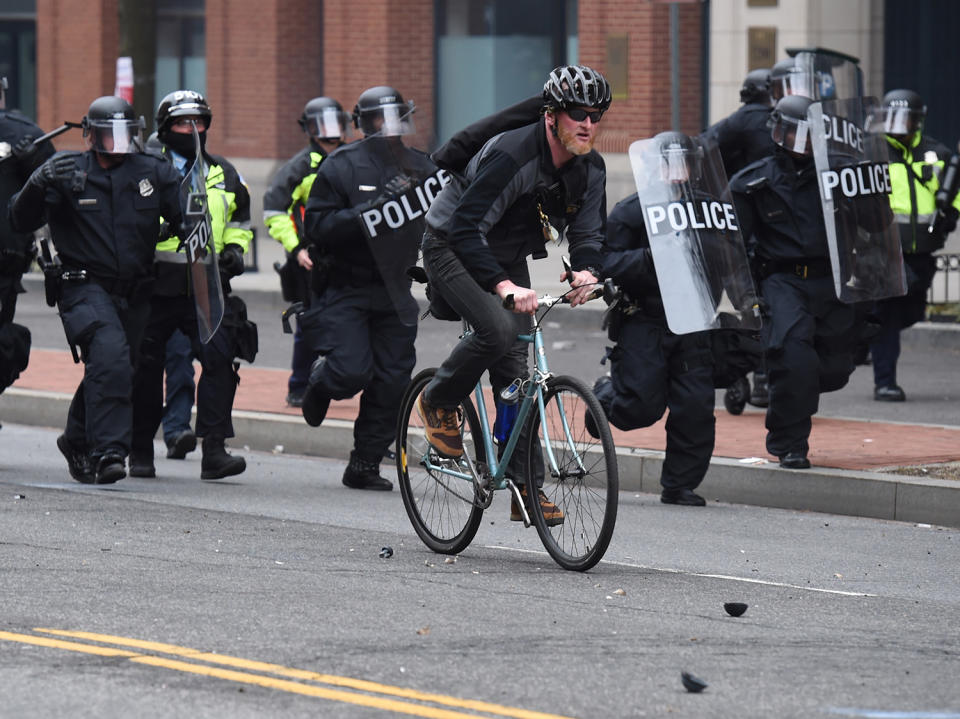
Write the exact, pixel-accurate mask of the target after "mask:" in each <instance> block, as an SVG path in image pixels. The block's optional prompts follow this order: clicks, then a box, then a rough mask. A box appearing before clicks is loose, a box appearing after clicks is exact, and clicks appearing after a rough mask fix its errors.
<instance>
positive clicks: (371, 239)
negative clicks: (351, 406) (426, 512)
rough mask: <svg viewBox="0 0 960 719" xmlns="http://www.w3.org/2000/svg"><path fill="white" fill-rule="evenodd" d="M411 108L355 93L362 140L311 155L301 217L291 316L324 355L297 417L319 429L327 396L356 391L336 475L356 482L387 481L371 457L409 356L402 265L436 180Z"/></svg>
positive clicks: (376, 90) (391, 421)
mask: <svg viewBox="0 0 960 719" xmlns="http://www.w3.org/2000/svg"><path fill="white" fill-rule="evenodd" d="M413 109H414V108H413V105H412V103H409V104H408V103H407V102H405V101H404V99H403V97H402V96H401V94H400V93H399V92H398V91H397V90H396V89H395V88H392V87H387V86H378V87H372V88H370V89H368V90H365V91H364V92H363V93H361V95H360V97H359V99H358V100H357V104H356V106H355V107H354V110H353V119H354V125H355V126H356V127H357V128H358V129H359V130H360V131H361V133H362V134H363V136H364V139H363V140H361V141H359V142H354V143H351V144H349V145H345V146H343V147H341V148H340V149H339V150H337V151H336V152H335V153H333V154H332V155H330V156H329V157H328V158H327V159H326V160H324V161H323V162H322V163H321V164H320V167H319V169H318V171H317V175H316V179H315V180H314V182H313V187H312V188H311V190H310V196H309V198H308V200H307V208H306V214H305V216H304V230H305V237H306V240H307V241H308V242H309V243H310V245H311V246H312V249H313V253H312V254H313V261H314V267H313V270H312V276H311V283H312V292H313V296H312V297H311V308H310V310H309V311H308V312H306V313H304V315H302V317H301V322H300V324H301V326H302V327H303V332H304V337H305V338H306V341H307V342H308V343H309V345H308V346H309V347H310V350H311V351H313V352H316V353H319V354H320V355H321V356H320V357H319V359H317V360H316V361H315V362H314V363H313V365H312V367H311V370H310V377H309V387H308V389H307V392H306V395H305V396H304V399H303V407H302V411H303V417H304V419H305V420H306V421H307V423H308V424H310V425H311V426H319V425H320V424H321V423H322V422H323V419H324V417H325V416H326V412H327V408H328V406H329V404H330V400H331V399H345V398H348V397H352V396H353V395H355V394H357V393H358V392H361V391H362V392H363V394H362V396H361V398H360V413H359V415H358V416H357V419H356V422H355V424H354V433H353V436H354V447H353V451H352V452H351V453H350V462H349V464H348V465H347V468H346V470H345V471H344V474H343V484H344V485H346V486H347V487H351V488H354V489H373V490H386V491H389V490H390V489H392V488H393V485H392V483H391V482H390V481H389V480H388V479H386V478H384V477H381V476H380V473H379V465H380V461H381V459H382V458H383V457H384V456H385V455H386V453H387V452H388V451H389V447H390V444H391V442H392V441H393V438H394V430H395V429H396V422H397V413H398V411H399V407H400V400H401V399H402V396H403V391H404V389H405V388H406V385H407V383H408V382H409V381H410V373H411V371H412V370H413V367H414V364H415V363H416V353H415V351H414V341H415V340H416V336H417V327H416V321H417V306H416V302H415V300H414V299H413V296H412V295H411V294H410V280H409V279H408V278H407V276H406V269H407V267H408V266H410V265H412V264H414V263H415V261H416V255H417V244H418V241H419V238H420V236H421V235H422V234H423V211H424V209H425V208H424V207H423V204H427V203H428V202H429V199H430V196H431V192H435V191H436V190H431V192H428V191H427V190H430V188H433V187H434V186H438V184H439V182H440V180H439V179H438V177H437V173H438V171H437V168H436V166H435V165H434V164H433V163H432V162H431V161H430V159H429V158H428V157H427V155H426V154H424V153H422V152H420V151H418V150H414V149H412V148H409V147H407V146H405V145H404V143H403V139H402V138H403V136H404V135H408V134H410V133H412V132H413V118H412V113H413ZM421 183H423V184H424V185H425V186H426V185H429V186H428V187H426V189H425V188H424V187H421Z"/></svg>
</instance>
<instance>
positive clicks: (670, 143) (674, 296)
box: [629, 132, 760, 334]
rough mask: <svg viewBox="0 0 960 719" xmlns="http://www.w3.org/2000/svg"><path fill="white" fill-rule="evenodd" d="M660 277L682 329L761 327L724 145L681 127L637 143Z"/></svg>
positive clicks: (640, 185) (633, 156) (634, 159)
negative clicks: (721, 147)
mask: <svg viewBox="0 0 960 719" xmlns="http://www.w3.org/2000/svg"><path fill="white" fill-rule="evenodd" d="M629 154H630V165H631V167H632V168H633V175H634V181H635V182H636V185H637V193H638V198H639V200H640V205H641V207H642V209H643V220H644V224H645V226H646V229H647V237H648V239H649V241H650V253H651V256H652V258H653V265H654V269H655V271H656V274H657V282H658V283H659V285H660V294H661V299H662V300H663V308H664V312H665V314H666V317H667V325H668V326H669V327H670V330H671V331H672V332H674V333H675V334H687V333H690V332H698V331H701V330H708V329H719V328H742V329H756V328H758V327H759V326H760V314H759V307H758V301H757V293H756V289H755V287H754V284H753V279H752V277H751V275H750V266H749V264H748V262H747V253H746V249H745V247H744V243H743V237H742V236H741V234H740V224H739V222H738V220H737V216H736V213H735V211H734V205H733V199H732V197H731V195H730V191H729V189H728V188H727V178H726V174H725V173H724V170H723V161H722V160H721V158H720V152H719V150H718V148H717V146H716V144H715V143H713V142H712V141H706V142H700V141H697V140H694V139H693V138H690V137H687V136H686V135H683V134H681V133H679V132H664V133H661V134H660V135H657V136H656V137H654V138H651V139H649V140H638V141H637V142H634V143H633V144H632V145H630V153H629Z"/></svg>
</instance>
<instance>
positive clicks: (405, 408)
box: [397, 368, 486, 554]
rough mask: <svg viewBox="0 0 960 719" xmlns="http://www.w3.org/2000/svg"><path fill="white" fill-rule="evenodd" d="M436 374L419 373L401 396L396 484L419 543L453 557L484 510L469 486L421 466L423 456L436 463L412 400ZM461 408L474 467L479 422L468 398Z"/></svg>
mask: <svg viewBox="0 0 960 719" xmlns="http://www.w3.org/2000/svg"><path fill="white" fill-rule="evenodd" d="M435 373H436V369H435V368H431V369H425V370H423V371H422V372H420V373H419V374H418V375H417V376H416V377H414V378H413V379H412V380H411V381H410V384H409V385H408V386H407V390H406V392H405V393H404V396H403V400H402V402H401V405H400V418H399V422H398V425H397V480H398V482H399V484H400V496H401V497H402V498H403V506H404V508H405V509H406V510H407V516H408V517H409V518H410V523H411V524H412V525H413V528H414V530H415V531H416V533H417V535H418V536H419V537H420V539H421V540H423V543H424V544H426V545H427V547H429V548H430V549H432V550H433V551H434V552H437V553H438V554H456V553H458V552H461V551H463V550H464V549H465V548H466V547H467V546H468V545H469V544H470V542H472V541H473V538H474V537H475V536H476V534H477V529H479V527H480V520H481V519H482V518H483V509H482V508H481V507H480V506H479V499H478V497H477V493H476V488H475V487H474V486H473V483H472V482H470V481H468V480H465V479H458V478H456V477H451V476H449V475H445V474H442V473H440V472H436V471H431V470H428V469H426V468H425V467H424V466H423V464H422V462H421V461H420V458H423V457H426V456H427V455H428V453H429V454H430V456H431V458H432V460H433V461H440V460H439V456H438V455H437V454H436V451H435V450H433V449H432V448H431V447H430V444H429V443H428V442H427V438H426V434H425V432H424V428H423V421H422V420H421V419H420V414H419V412H418V411H417V397H419V396H420V393H421V392H422V391H423V388H424V387H426V386H427V383H429V382H430V380H431V379H432V378H433V375H434V374H435ZM460 408H461V410H462V411H463V417H464V425H463V431H462V434H463V444H464V452H471V454H470V456H471V457H473V458H474V462H475V463H477V464H478V466H479V463H485V459H486V451H485V449H484V446H483V441H482V439H481V437H480V432H481V428H480V419H479V417H478V416H477V411H476V410H475V409H474V407H473V402H472V401H471V400H470V398H469V397H467V398H466V399H465V400H464V401H463V402H462V403H461V405H460ZM458 464H459V466H460V471H463V472H466V473H467V474H469V470H468V469H467V468H466V462H465V461H464V460H460V461H459V462H458Z"/></svg>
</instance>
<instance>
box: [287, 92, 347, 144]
mask: <svg viewBox="0 0 960 719" xmlns="http://www.w3.org/2000/svg"><path fill="white" fill-rule="evenodd" d="M348 117H349V116H348V115H347V113H345V112H344V111H343V107H341V105H340V103H339V102H337V101H336V100H334V99H333V98H332V97H315V98H313V99H312V100H310V101H309V102H307V104H306V105H304V107H303V114H302V115H300V119H299V120H297V123H298V124H299V125H300V129H302V130H303V131H304V132H305V133H307V135H309V136H310V139H311V140H326V141H330V142H335V141H337V140H341V139H344V138H346V137H347V134H348V130H347V118H348Z"/></svg>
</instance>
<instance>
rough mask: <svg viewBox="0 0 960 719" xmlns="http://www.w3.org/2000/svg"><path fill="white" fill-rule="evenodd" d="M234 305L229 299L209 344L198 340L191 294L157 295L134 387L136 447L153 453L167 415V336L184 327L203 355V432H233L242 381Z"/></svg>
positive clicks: (148, 454) (200, 432)
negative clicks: (231, 324)
mask: <svg viewBox="0 0 960 719" xmlns="http://www.w3.org/2000/svg"><path fill="white" fill-rule="evenodd" d="M229 312H230V305H229V303H226V309H225V312H224V318H223V322H222V323H221V325H220V328H219V329H218V330H217V331H216V332H215V333H214V335H213V337H211V338H210V341H209V342H207V343H206V344H202V343H201V342H200V336H199V334H198V330H197V314H196V309H195V308H194V304H193V299H192V298H191V297H188V296H186V295H179V296H176V297H164V296H154V297H153V298H152V300H151V302H150V321H149V324H148V325H147V328H146V332H145V333H144V336H143V344H142V345H141V347H140V362H139V364H138V366H137V373H136V376H135V378H134V387H133V451H134V452H135V453H136V454H137V455H139V456H142V457H152V456H153V437H154V435H156V433H157V428H158V427H159V426H160V421H161V419H162V418H163V368H164V363H165V360H166V347H167V340H168V339H170V335H172V334H173V331H174V330H175V329H180V331H181V332H183V333H184V334H185V335H186V336H187V337H188V338H189V339H190V342H191V343H192V344H193V349H194V353H195V354H196V356H197V357H199V358H200V366H201V373H200V380H199V381H198V382H197V424H196V434H197V435H198V436H199V437H233V419H232V416H231V415H232V412H233V398H234V395H236V392H237V384H238V382H239V381H240V378H239V376H238V375H237V372H236V369H235V368H234V364H233V358H234V355H235V338H234V333H233V331H232V329H231V328H230V327H229V326H228V325H229Z"/></svg>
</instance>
